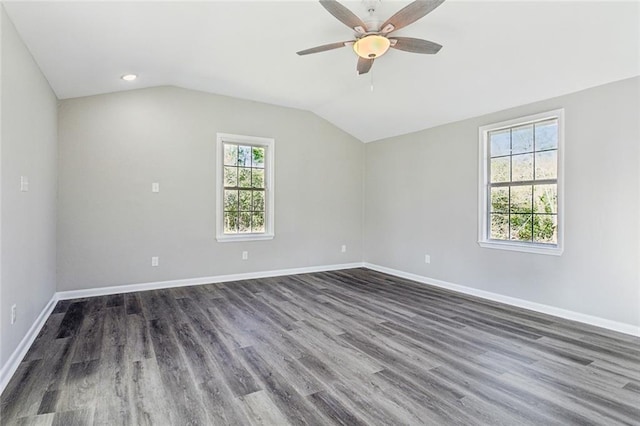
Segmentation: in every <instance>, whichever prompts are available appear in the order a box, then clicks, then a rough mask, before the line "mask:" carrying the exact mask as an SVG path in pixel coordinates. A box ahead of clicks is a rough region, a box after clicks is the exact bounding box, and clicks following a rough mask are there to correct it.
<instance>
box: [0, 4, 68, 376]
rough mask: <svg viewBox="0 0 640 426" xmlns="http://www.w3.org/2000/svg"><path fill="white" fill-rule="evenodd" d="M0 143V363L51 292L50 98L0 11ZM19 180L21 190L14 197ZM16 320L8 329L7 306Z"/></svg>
mask: <svg viewBox="0 0 640 426" xmlns="http://www.w3.org/2000/svg"><path fill="white" fill-rule="evenodd" d="M0 14H1V15H2V17H1V19H2V24H1V34H2V74H1V75H2V79H1V80H2V81H1V85H2V102H1V103H2V109H1V121H2V130H1V134H2V139H1V141H2V144H1V152H2V154H1V176H2V180H1V185H2V204H1V206H2V208H1V215H0V216H1V227H2V228H1V229H2V236H1V244H0V264H1V265H2V270H1V273H0V280H1V286H0V314H1V315H0V331H1V336H2V338H1V341H0V346H1V349H0V365H4V364H5V363H6V361H7V359H8V358H9V356H10V355H11V354H12V353H13V351H14V350H15V349H16V347H17V345H18V344H19V343H20V341H21V340H22V338H23V337H24V336H25V334H26V333H27V331H28V330H29V328H30V327H31V325H32V324H33V323H34V321H35V319H36V318H37V316H38V314H40V312H41V311H42V309H43V308H44V307H45V306H46V304H47V302H48V301H49V300H50V299H51V297H52V296H53V294H54V292H55V290H56V281H55V280H56V272H55V271H56V243H55V239H56V165H57V158H56V132H57V130H56V126H57V120H56V102H57V99H56V97H55V95H54V94H53V92H52V91H51V88H50V87H49V84H48V83H47V81H46V80H45V78H44V77H43V75H42V73H41V72H40V69H39V68H38V66H37V65H36V63H35V62H34V60H33V58H32V57H31V55H30V53H29V51H28V50H27V48H26V47H25V46H24V44H23V43H22V40H21V39H20V37H19V36H18V34H17V33H16V30H15V28H14V27H13V24H12V23H11V21H10V20H9V18H8V17H7V15H6V14H5V12H4V9H3V8H2V6H1V5H0ZM20 176H27V177H28V178H29V192H20ZM13 304H16V305H17V308H18V309H17V322H16V323H15V324H14V325H11V324H10V308H11V305H13Z"/></svg>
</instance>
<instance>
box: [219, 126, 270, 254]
mask: <svg viewBox="0 0 640 426" xmlns="http://www.w3.org/2000/svg"><path fill="white" fill-rule="evenodd" d="M216 139H217V145H216V154H217V156H218V158H217V161H216V168H217V173H216V175H217V182H216V202H217V206H216V240H217V241H218V242H233V241H260V240H271V239H273V238H274V236H275V230H274V211H275V208H274V200H275V194H274V163H275V161H274V159H275V139H272V138H263V137H257V136H244V135H233V134H230V133H217V138H216ZM225 142H226V143H234V144H240V145H251V146H262V147H265V159H264V167H265V176H264V179H265V182H264V183H265V189H264V191H265V216H266V217H265V221H264V222H265V232H260V233H255V232H254V233H243V234H225V233H224V143H225Z"/></svg>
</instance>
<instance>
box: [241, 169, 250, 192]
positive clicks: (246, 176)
mask: <svg viewBox="0 0 640 426" xmlns="http://www.w3.org/2000/svg"><path fill="white" fill-rule="evenodd" d="M238 186H239V187H240V188H251V169H250V168H247V167H240V168H239V169H238Z"/></svg>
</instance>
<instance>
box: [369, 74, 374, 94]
mask: <svg viewBox="0 0 640 426" xmlns="http://www.w3.org/2000/svg"><path fill="white" fill-rule="evenodd" d="M369 75H370V76H371V92H372V93H373V71H371V72H370V73H369Z"/></svg>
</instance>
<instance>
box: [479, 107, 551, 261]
mask: <svg viewBox="0 0 640 426" xmlns="http://www.w3.org/2000/svg"><path fill="white" fill-rule="evenodd" d="M563 119H564V110H555V111H550V112H547V113H542V114H536V115H533V116H529V117H524V118H520V119H517V120H511V121H508V122H503V123H497V124H492V125H488V126H484V127H481V128H480V143H481V149H480V195H479V197H480V203H479V205H480V211H479V215H478V216H479V221H480V223H479V239H478V242H479V244H480V245H481V246H482V247H489V248H499V249H505V250H516V251H525V252H531V253H539V254H554V255H560V254H562V233H563V230H564V227H563V213H564V212H563V208H562V201H563V182H562V158H563V147H562V146H563V134H564V132H563V123H564V122H563Z"/></svg>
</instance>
